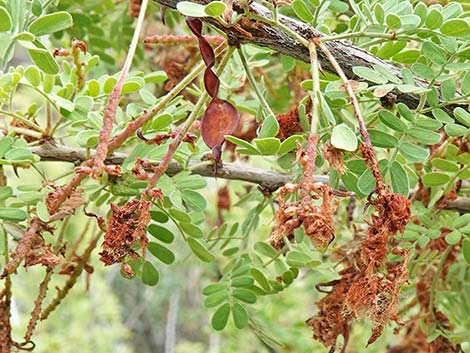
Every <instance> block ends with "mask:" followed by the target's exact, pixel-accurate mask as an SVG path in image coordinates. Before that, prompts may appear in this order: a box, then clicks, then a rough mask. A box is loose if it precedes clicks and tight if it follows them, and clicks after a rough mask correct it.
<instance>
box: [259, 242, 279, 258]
mask: <svg viewBox="0 0 470 353" xmlns="http://www.w3.org/2000/svg"><path fill="white" fill-rule="evenodd" d="M254 249H255V251H256V252H257V253H259V254H261V255H264V256H267V257H270V258H273V257H275V256H276V255H277V251H276V250H274V248H273V247H272V246H271V245H269V244H267V243H264V242H262V241H259V242H257V243H255V245H254Z"/></svg>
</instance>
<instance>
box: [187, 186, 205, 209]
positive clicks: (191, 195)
mask: <svg viewBox="0 0 470 353" xmlns="http://www.w3.org/2000/svg"><path fill="white" fill-rule="evenodd" d="M181 197H182V198H183V200H184V201H185V202H186V203H187V204H188V206H189V207H190V208H191V209H193V210H194V211H196V212H202V211H204V210H205V209H206V208H207V201H206V198H205V197H204V196H202V195H201V194H200V193H198V192H197V191H193V190H183V191H182V192H181Z"/></svg>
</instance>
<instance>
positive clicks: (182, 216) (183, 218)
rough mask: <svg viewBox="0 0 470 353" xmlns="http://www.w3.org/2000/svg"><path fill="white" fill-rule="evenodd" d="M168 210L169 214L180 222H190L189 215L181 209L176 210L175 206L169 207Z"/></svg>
mask: <svg viewBox="0 0 470 353" xmlns="http://www.w3.org/2000/svg"><path fill="white" fill-rule="evenodd" d="M168 212H170V215H171V216H172V217H173V218H175V219H176V220H178V221H180V222H187V223H190V222H191V217H190V216H189V215H188V214H187V213H186V212H183V211H180V210H177V209H176V208H171V209H170V210H169V211H168Z"/></svg>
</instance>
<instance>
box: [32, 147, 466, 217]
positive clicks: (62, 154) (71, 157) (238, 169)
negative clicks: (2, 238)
mask: <svg viewBox="0 0 470 353" xmlns="http://www.w3.org/2000/svg"><path fill="white" fill-rule="evenodd" d="M30 150H31V152H33V153H35V154H37V155H38V156H40V157H41V159H42V160H43V161H62V162H71V163H77V162H81V161H84V160H87V158H88V157H87V150H86V149H85V148H71V147H67V146H62V145H53V144H51V143H49V142H46V143H44V144H42V145H40V146H35V147H30ZM94 153H95V151H94V150H91V154H94ZM127 157H128V155H127V154H124V153H118V152H115V153H113V154H111V155H110V156H109V157H108V158H107V159H106V160H105V163H107V164H114V165H118V164H122V163H123V162H124V160H125V159H126V158H127ZM155 164H156V165H158V162H157V163H155ZM197 164H199V165H198V166H197ZM183 170H190V171H191V173H192V174H197V175H201V176H204V177H214V175H213V171H214V169H213V167H212V165H207V164H200V162H191V163H189V165H188V168H187V169H185V168H184V167H183V166H182V165H180V164H179V163H177V162H176V161H171V162H170V163H169V164H168V168H167V169H166V171H165V173H166V174H167V175H169V176H173V175H176V174H178V173H179V172H181V171H183ZM215 176H216V177H217V178H221V179H229V180H240V181H245V182H249V183H253V184H258V185H260V186H261V187H262V188H263V189H265V190H268V191H271V192H274V191H276V190H277V189H279V188H280V187H281V186H283V185H285V184H287V183H289V182H292V181H293V180H294V178H295V175H293V174H285V173H278V172H273V171H270V170H265V169H261V168H255V167H251V166H249V165H246V164H242V163H224V164H223V166H222V167H220V168H219V169H218V170H217V174H216V175H215ZM328 181H329V178H328V176H327V175H315V176H314V177H313V182H322V183H324V184H328ZM340 187H341V185H340ZM445 209H447V210H455V211H459V212H462V213H470V198H467V197H460V198H457V199H456V200H454V201H450V202H449V203H448V204H447V206H446V207H445Z"/></svg>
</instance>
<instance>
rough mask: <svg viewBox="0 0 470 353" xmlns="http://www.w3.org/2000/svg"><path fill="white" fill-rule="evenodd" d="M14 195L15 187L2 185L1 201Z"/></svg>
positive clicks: (0, 189)
mask: <svg viewBox="0 0 470 353" xmlns="http://www.w3.org/2000/svg"><path fill="white" fill-rule="evenodd" d="M12 195H13V189H12V188H11V187H9V186H2V187H0V202H2V201H5V200H6V199H8V198H9V197H10V196H12Z"/></svg>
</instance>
